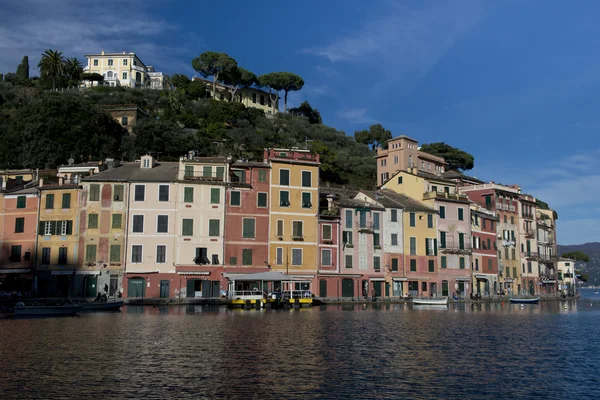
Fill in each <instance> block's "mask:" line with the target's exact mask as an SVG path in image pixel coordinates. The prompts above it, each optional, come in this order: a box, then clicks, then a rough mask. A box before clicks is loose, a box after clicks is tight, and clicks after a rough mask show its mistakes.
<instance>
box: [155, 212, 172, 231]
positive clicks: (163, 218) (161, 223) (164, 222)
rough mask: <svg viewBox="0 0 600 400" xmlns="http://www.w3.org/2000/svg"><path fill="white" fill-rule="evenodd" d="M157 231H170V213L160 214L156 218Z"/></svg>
mask: <svg viewBox="0 0 600 400" xmlns="http://www.w3.org/2000/svg"><path fill="white" fill-rule="evenodd" d="M156 233H169V216H168V215H159V216H158V217H157V218H156Z"/></svg>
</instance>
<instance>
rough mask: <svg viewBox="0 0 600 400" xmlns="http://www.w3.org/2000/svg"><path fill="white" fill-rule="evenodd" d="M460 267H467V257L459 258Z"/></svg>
mask: <svg viewBox="0 0 600 400" xmlns="http://www.w3.org/2000/svg"><path fill="white" fill-rule="evenodd" d="M458 267H459V268H460V269H465V258H464V257H460V258H459V259H458Z"/></svg>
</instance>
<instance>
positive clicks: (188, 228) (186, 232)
mask: <svg viewBox="0 0 600 400" xmlns="http://www.w3.org/2000/svg"><path fill="white" fill-rule="evenodd" d="M193 234H194V220H193V219H190V218H184V219H183V220H181V235H182V236H192V235H193Z"/></svg>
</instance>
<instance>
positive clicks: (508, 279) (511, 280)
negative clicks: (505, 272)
mask: <svg viewBox="0 0 600 400" xmlns="http://www.w3.org/2000/svg"><path fill="white" fill-rule="evenodd" d="M504 282H506V283H513V282H514V281H513V279H512V278H504Z"/></svg>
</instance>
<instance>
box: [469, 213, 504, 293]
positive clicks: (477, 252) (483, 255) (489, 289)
mask: <svg viewBox="0 0 600 400" xmlns="http://www.w3.org/2000/svg"><path fill="white" fill-rule="evenodd" d="M497 223H498V218H497V217H496V213H495V212H494V211H491V210H488V209H486V208H484V207H482V206H480V205H478V204H475V203H473V204H471V235H472V237H473V253H472V261H471V264H472V265H471V269H472V271H473V280H472V282H473V294H474V295H480V296H481V297H492V296H494V295H496V294H497V293H498V288H499V286H498V254H497V253H498V244H497V242H496V240H497V237H496V225H497Z"/></svg>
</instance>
